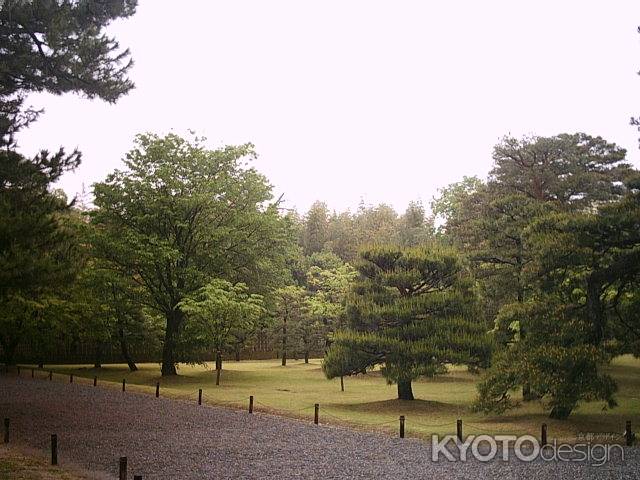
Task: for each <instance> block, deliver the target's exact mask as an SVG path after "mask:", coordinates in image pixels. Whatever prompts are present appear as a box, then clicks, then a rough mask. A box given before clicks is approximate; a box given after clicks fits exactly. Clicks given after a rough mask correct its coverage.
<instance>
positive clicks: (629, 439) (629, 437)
mask: <svg viewBox="0 0 640 480" xmlns="http://www.w3.org/2000/svg"><path fill="white" fill-rule="evenodd" d="M17 369H18V375H20V367H17ZM31 378H34V369H33V368H32V369H31ZM52 379H53V372H52V371H51V370H50V371H49V380H52ZM69 383H73V374H70V375H69ZM97 385H98V377H96V376H94V377H93V386H94V387H95V386H97ZM125 390H126V380H125V379H124V378H123V379H122V391H123V392H124V391H125ZM158 397H160V382H156V398H158ZM198 405H202V389H201V388H200V389H198ZM249 413H253V395H250V396H249ZM319 418H320V404H319V403H316V404H314V415H313V423H314V424H316V425H318V424H319ZM404 433H405V416H404V415H400V438H404ZM623 435H624V437H625V443H626V445H627V446H631V445H633V442H634V440H635V434H634V433H633V431H632V430H631V421H630V420H627V422H626V424H625V432H624V434H623ZM456 437H457V438H458V440H459V441H463V435H462V420H460V419H458V420H457V421H456ZM8 441H9V419H8V418H5V443H7V442H8ZM540 443H541V446H545V445H547V444H548V441H547V424H546V423H543V424H542V428H541V433H540ZM52 445H53V437H52ZM123 458H124V457H123Z"/></svg>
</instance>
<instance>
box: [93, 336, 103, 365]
mask: <svg viewBox="0 0 640 480" xmlns="http://www.w3.org/2000/svg"><path fill="white" fill-rule="evenodd" d="M93 368H102V342H101V341H99V340H98V341H96V350H95V357H94V362H93Z"/></svg>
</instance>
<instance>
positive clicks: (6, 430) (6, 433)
mask: <svg viewBox="0 0 640 480" xmlns="http://www.w3.org/2000/svg"><path fill="white" fill-rule="evenodd" d="M4 443H9V419H8V418H5V419H4Z"/></svg>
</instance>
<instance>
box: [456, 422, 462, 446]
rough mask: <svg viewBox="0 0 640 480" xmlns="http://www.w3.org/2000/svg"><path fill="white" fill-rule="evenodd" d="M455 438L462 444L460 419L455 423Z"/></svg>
mask: <svg viewBox="0 0 640 480" xmlns="http://www.w3.org/2000/svg"><path fill="white" fill-rule="evenodd" d="M456 436H457V437H458V440H460V441H461V442H462V420H460V419H458V420H457V421H456Z"/></svg>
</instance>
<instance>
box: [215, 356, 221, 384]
mask: <svg viewBox="0 0 640 480" xmlns="http://www.w3.org/2000/svg"><path fill="white" fill-rule="evenodd" d="M221 373H222V352H221V351H220V350H217V351H216V385H220V374H221Z"/></svg>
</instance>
